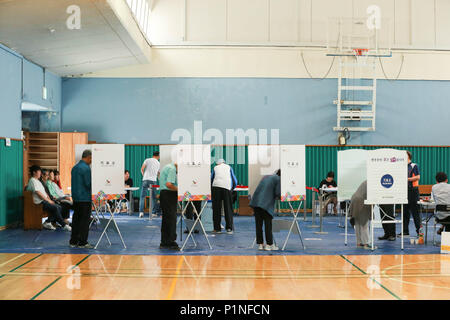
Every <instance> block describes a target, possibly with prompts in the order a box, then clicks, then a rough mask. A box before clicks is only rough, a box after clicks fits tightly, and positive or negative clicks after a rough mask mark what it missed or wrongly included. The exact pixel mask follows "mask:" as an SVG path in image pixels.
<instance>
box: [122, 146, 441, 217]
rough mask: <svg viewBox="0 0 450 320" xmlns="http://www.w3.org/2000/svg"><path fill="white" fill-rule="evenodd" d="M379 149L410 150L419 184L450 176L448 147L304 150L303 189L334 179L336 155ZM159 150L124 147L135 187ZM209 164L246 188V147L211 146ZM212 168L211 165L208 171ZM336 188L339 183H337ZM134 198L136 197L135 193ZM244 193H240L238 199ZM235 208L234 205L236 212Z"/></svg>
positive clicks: (310, 194) (317, 147)
mask: <svg viewBox="0 0 450 320" xmlns="http://www.w3.org/2000/svg"><path fill="white" fill-rule="evenodd" d="M378 148H394V149H399V150H409V151H411V152H412V154H413V162H415V163H417V164H418V165H419V168H420V172H421V179H420V184H434V183H435V181H434V176H435V175H436V172H438V171H444V172H446V173H447V174H450V147H420V146H419V147H408V146H406V147H398V146H396V147H390V146H345V147H341V146H306V185H307V186H309V187H317V186H318V185H319V183H320V181H321V180H322V179H324V178H325V177H326V174H327V173H328V171H334V172H335V173H336V177H337V152H338V151H339V150H347V149H366V150H373V149H378ZM154 150H158V146H144V145H143V146H126V147H125V166H126V168H127V169H128V170H130V171H131V177H132V178H133V181H134V182H135V185H137V186H140V183H141V182H140V181H141V179H142V177H141V174H140V168H141V165H142V162H143V161H144V159H145V158H146V157H148V156H151V154H152V153H153V151H154ZM211 157H212V160H213V161H214V160H217V159H219V158H223V159H225V161H226V162H227V163H228V164H230V165H231V167H232V168H233V170H234V172H235V173H236V177H237V179H238V183H239V184H240V185H248V148H247V147H246V146H213V147H212V149H211ZM213 166H214V164H212V165H211V168H212V167H213ZM337 183H338V185H339V181H337ZM135 194H136V196H138V195H139V192H138V191H137V192H136V193H135ZM244 194H247V192H239V195H244ZM306 197H307V206H308V208H311V198H312V191H310V190H307V191H306ZM237 206H238V204H235V208H236V207H237ZM288 207H289V206H288V204H287V203H282V204H281V208H282V209H288Z"/></svg>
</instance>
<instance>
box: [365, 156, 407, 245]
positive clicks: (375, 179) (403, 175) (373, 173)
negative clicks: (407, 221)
mask: <svg viewBox="0 0 450 320" xmlns="http://www.w3.org/2000/svg"><path fill="white" fill-rule="evenodd" d="M364 203H365V204H367V205H370V206H371V217H372V220H371V225H372V227H371V240H372V250H374V234H373V231H374V227H373V226H374V223H382V224H384V223H399V224H401V226H402V227H401V248H402V249H403V206H400V207H401V215H400V220H396V219H395V218H394V219H386V220H384V221H375V218H374V208H375V206H379V205H380V204H387V205H393V206H394V205H396V204H400V205H402V204H407V203H408V156H407V154H406V151H403V150H396V149H377V150H370V151H368V153H367V200H366V201H365V202H364ZM380 214H381V215H382V216H384V213H383V212H382V210H381V209H380Z"/></svg>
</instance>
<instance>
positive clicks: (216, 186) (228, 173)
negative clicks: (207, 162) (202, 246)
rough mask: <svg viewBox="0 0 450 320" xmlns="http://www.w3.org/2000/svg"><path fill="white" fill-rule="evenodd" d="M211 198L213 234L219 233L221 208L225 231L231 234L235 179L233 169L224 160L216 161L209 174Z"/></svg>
mask: <svg viewBox="0 0 450 320" xmlns="http://www.w3.org/2000/svg"><path fill="white" fill-rule="evenodd" d="M211 184H212V189H211V196H212V207H213V223H214V231H213V233H220V232H221V227H220V222H221V219H222V217H221V216H222V207H223V209H224V213H225V223H226V225H225V229H226V230H227V233H228V234H233V229H234V228H233V201H232V191H233V190H234V188H236V185H237V179H236V176H235V175H234V171H233V168H231V167H230V166H229V165H228V164H226V163H225V160H224V159H219V160H217V161H216V166H215V167H214V170H213V171H212V173H211Z"/></svg>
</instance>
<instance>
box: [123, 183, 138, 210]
mask: <svg viewBox="0 0 450 320" xmlns="http://www.w3.org/2000/svg"><path fill="white" fill-rule="evenodd" d="M136 190H139V187H130V188H125V191H127V192H128V194H129V195H130V205H129V206H128V214H132V213H133V212H134V201H133V192H134V191H136Z"/></svg>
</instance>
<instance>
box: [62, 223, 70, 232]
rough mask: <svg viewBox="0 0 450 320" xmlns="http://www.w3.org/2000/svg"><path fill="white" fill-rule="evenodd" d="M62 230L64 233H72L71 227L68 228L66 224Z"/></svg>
mask: <svg viewBox="0 0 450 320" xmlns="http://www.w3.org/2000/svg"><path fill="white" fill-rule="evenodd" d="M63 230H65V231H72V227H71V226H69V225H68V224H66V225H65V226H64V228H63Z"/></svg>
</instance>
